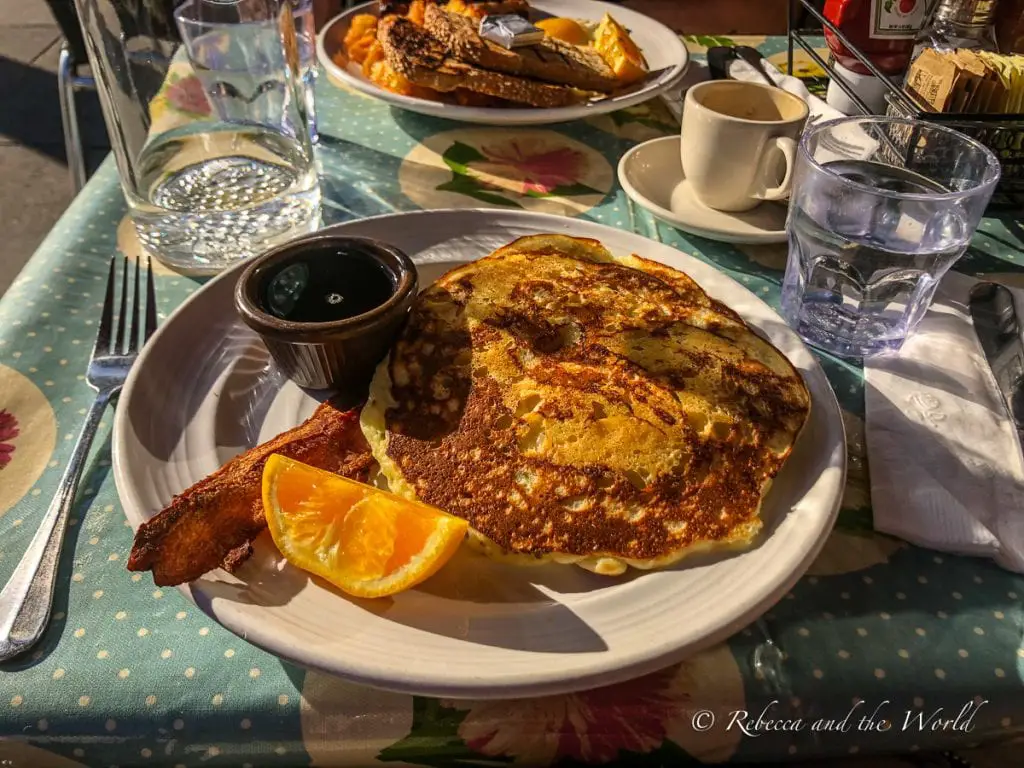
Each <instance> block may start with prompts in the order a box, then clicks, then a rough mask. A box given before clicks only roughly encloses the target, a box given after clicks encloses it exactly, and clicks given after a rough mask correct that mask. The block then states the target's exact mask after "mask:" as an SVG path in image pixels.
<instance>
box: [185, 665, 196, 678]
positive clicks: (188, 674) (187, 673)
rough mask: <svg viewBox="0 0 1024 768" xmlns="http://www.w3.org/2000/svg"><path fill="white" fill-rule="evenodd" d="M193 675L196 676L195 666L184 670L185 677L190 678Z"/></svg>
mask: <svg viewBox="0 0 1024 768" xmlns="http://www.w3.org/2000/svg"><path fill="white" fill-rule="evenodd" d="M195 676H196V669H195V667H189V668H188V669H186V670H185V677H187V678H188V679H189V680H191V679H192V678H193V677H195Z"/></svg>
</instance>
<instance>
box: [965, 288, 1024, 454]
mask: <svg viewBox="0 0 1024 768" xmlns="http://www.w3.org/2000/svg"><path fill="white" fill-rule="evenodd" d="M969 309H970V312H971V319H972V320H973V321H974V329H975V332H976V333H977V334H978V341H979V342H980V343H981V348H982V351H983V352H984V353H985V359H986V361H987V362H988V364H989V367H990V368H991V369H992V373H993V375H994V376H995V380H996V385H997V386H998V387H999V391H1000V393H1001V394H1002V396H1003V400H1004V401H1005V402H1006V410H1007V412H1008V413H1009V414H1010V418H1011V419H1012V420H1013V424H1014V426H1015V427H1016V429H1017V433H1018V434H1019V435H1020V436H1021V440H1022V442H1024V323H1022V318H1024V315H1022V314H1021V312H1022V311H1024V306H1021V305H1020V303H1019V302H1018V301H1017V299H1016V297H1015V296H1014V294H1013V292H1012V291H1010V290H1009V289H1008V288H1006V286H1003V285H999V284H998V283H992V282H980V283H978V284H977V285H975V286H974V287H973V288H972V289H971V293H970V298H969Z"/></svg>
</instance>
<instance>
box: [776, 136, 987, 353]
mask: <svg viewBox="0 0 1024 768" xmlns="http://www.w3.org/2000/svg"><path fill="white" fill-rule="evenodd" d="M794 174H795V176H794V182H793V192H792V195H791V196H790V203H789V220H788V222H787V230H788V233H789V258H788V261H787V265H786V275H785V278H784V280H783V284H782V313H783V315H784V316H785V318H786V320H787V321H788V322H789V324H790V325H791V326H792V327H793V328H794V329H796V331H797V333H799V334H800V336H802V337H803V338H804V340H805V341H807V342H808V343H810V344H813V345H814V346H816V347H819V348H821V349H824V350H826V351H828V352H832V353H834V354H837V355H840V356H842V357H852V358H859V357H864V356H865V355H870V354H874V353H876V352H882V351H885V350H895V349H899V347H900V346H901V345H902V344H903V341H904V339H906V337H907V336H908V335H909V334H910V333H911V332H912V331H913V330H914V328H915V326H916V325H917V323H918V322H919V321H920V320H921V318H922V317H923V316H924V313H925V311H926V310H927V309H928V305H929V304H930V303H931V300H932V297H933V296H934V294H935V289H936V287H937V286H938V282H939V280H940V279H941V278H942V276H943V275H944V274H945V273H946V271H947V270H948V269H949V268H950V267H951V266H952V265H953V263H954V262H955V261H956V260H957V259H958V258H960V256H961V254H963V252H964V251H965V250H966V249H967V245H968V244H969V243H970V240H971V237H972V235H973V234H974V231H975V229H976V228H977V226H978V222H979V221H980V220H981V217H982V215H983V213H984V211H985V207H986V206H987V205H988V202H989V199H990V198H991V197H992V192H993V190H994V189H995V186H996V182H997V181H998V180H999V161H998V160H997V159H996V157H995V155H994V154H993V153H992V152H991V151H990V150H989V149H987V148H986V147H984V146H983V145H981V144H979V143H978V142H977V141H974V140H973V139H971V138H969V137H967V136H965V135H963V134H962V133H959V132H957V131H954V130H952V129H950V128H944V127H942V126H940V125H937V124H934V123H927V122H922V121H917V120H906V119H901V118H890V117H853V118H846V119H840V120H832V121H829V122H825V123H821V124H820V125H817V126H815V127H814V128H811V129H809V130H808V131H807V132H806V133H805V134H804V136H803V138H802V139H801V141H800V146H799V149H798V151H797V161H796V167H795V170H794Z"/></svg>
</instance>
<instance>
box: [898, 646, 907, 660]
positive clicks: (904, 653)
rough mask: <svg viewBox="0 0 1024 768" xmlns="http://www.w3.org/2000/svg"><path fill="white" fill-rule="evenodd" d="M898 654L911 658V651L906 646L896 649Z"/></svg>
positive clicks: (901, 656)
mask: <svg viewBox="0 0 1024 768" xmlns="http://www.w3.org/2000/svg"><path fill="white" fill-rule="evenodd" d="M896 655H897V656H899V657H900V658H901V659H909V658H910V652H909V651H908V650H907V649H906V648H900V649H899V650H898V651H896Z"/></svg>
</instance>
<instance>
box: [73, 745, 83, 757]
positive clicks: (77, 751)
mask: <svg viewBox="0 0 1024 768" xmlns="http://www.w3.org/2000/svg"><path fill="white" fill-rule="evenodd" d="M71 754H72V755H74V756H75V757H85V750H84V749H82V748H81V747H76V748H75V749H73V750H71Z"/></svg>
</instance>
